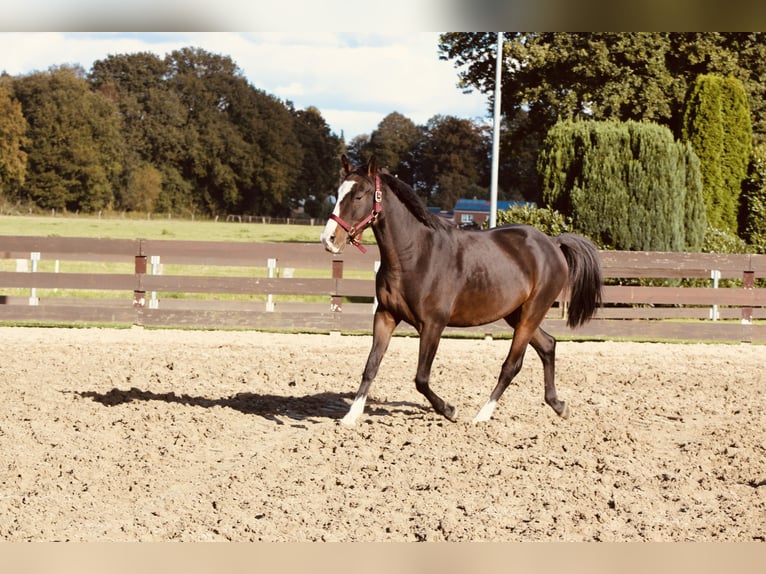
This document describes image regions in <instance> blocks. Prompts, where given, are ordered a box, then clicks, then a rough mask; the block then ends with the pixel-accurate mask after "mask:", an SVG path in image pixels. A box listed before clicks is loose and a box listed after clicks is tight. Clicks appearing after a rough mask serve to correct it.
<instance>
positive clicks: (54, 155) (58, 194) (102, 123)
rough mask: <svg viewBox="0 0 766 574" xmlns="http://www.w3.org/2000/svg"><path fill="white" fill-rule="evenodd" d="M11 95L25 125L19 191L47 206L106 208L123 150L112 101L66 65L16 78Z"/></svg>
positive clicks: (80, 208)
mask: <svg viewBox="0 0 766 574" xmlns="http://www.w3.org/2000/svg"><path fill="white" fill-rule="evenodd" d="M14 93H15V95H16V97H17V98H18V99H19V101H20V102H21V105H22V109H23V110H24V115H25V117H26V119H27V122H28V123H29V149H28V154H29V155H28V158H29V171H28V177H27V178H26V181H25V184H24V186H23V188H22V194H23V195H24V196H25V197H26V198H28V199H31V200H32V201H35V202H36V203H37V204H38V205H40V206H41V207H47V208H56V209H67V210H70V211H79V210H82V211H88V212H92V211H96V210H99V209H105V208H110V207H111V206H112V205H113V201H114V185H115V184H116V183H117V181H118V179H119V177H120V174H121V171H122V165H121V163H120V158H121V156H120V150H121V149H122V148H123V143H122V139H121V138H122V132H121V129H120V128H121V122H120V117H119V115H118V113H117V109H116V106H115V105H114V103H113V102H112V101H110V100H109V99H108V98H106V97H105V96H103V95H102V94H98V93H94V92H92V91H91V90H90V87H89V85H88V82H87V81H86V80H85V79H84V72H83V71H82V69H81V68H78V67H70V66H61V67H52V68H50V69H49V70H48V71H47V72H35V73H33V74H30V75H27V76H24V77H20V78H17V79H16V80H15V81H14Z"/></svg>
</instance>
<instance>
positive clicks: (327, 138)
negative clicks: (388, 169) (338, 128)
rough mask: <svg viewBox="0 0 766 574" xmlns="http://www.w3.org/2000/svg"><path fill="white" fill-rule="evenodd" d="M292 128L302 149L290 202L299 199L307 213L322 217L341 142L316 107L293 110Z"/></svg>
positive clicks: (335, 175) (335, 181) (334, 184)
mask: <svg viewBox="0 0 766 574" xmlns="http://www.w3.org/2000/svg"><path fill="white" fill-rule="evenodd" d="M293 116H294V118H295V132H296V136H297V138H298V141H299V142H300V144H301V147H302V149H303V163H302V166H301V170H300V173H299V174H298V176H297V178H296V182H295V191H294V193H293V194H292V198H291V199H292V201H293V202H296V203H298V202H303V203H304V207H305V210H306V213H307V214H308V215H310V216H311V217H322V216H325V215H327V214H326V213H322V206H323V202H324V200H325V199H326V198H327V196H329V195H331V194H332V193H333V192H334V191H335V188H336V187H337V185H338V157H340V153H341V150H340V147H341V142H340V140H339V138H338V137H337V136H335V135H334V134H333V133H332V132H331V131H330V127H329V126H328V125H327V122H325V120H324V118H323V117H322V114H321V113H320V112H319V110H318V109H317V108H314V107H309V108H306V109H305V110H299V111H293Z"/></svg>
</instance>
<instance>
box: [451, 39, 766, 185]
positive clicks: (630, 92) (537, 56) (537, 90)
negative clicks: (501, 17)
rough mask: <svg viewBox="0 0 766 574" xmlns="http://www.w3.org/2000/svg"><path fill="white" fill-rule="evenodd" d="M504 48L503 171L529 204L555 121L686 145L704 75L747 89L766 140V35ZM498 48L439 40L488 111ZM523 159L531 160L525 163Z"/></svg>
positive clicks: (548, 42) (532, 42)
mask: <svg viewBox="0 0 766 574" xmlns="http://www.w3.org/2000/svg"><path fill="white" fill-rule="evenodd" d="M504 39H505V42H504V45H503V61H504V67H503V76H502V85H503V98H502V103H501V104H502V114H503V116H504V118H505V123H504V124H503V125H504V126H506V127H507V129H508V130H509V133H508V134H504V136H503V141H502V143H503V145H502V148H501V169H500V171H501V175H502V174H506V175H505V177H508V178H509V180H506V181H511V182H513V187H514V188H517V189H520V190H521V191H522V194H523V195H524V197H526V198H527V199H533V195H534V190H535V189H536V188H537V187H538V182H537V181H536V179H535V177H534V172H533V170H532V169H531V168H532V166H534V165H535V164H536V162H537V156H536V152H535V150H536V149H537V148H539V146H540V144H541V143H542V141H543V140H544V138H545V136H546V134H547V131H548V129H549V128H550V127H551V126H553V125H554V124H555V123H556V121H558V120H559V119H576V118H581V119H596V120H606V119H614V120H621V121H627V120H637V121H638V120H644V121H652V122H654V123H657V124H659V125H664V126H667V127H668V128H669V129H670V130H671V132H672V134H673V136H674V137H675V138H676V139H680V138H681V131H682V130H681V128H682V118H683V114H684V104H685V100H686V96H687V93H688V91H689V88H690V87H691V85H692V84H693V83H694V81H695V79H696V78H697V76H699V75H700V74H706V73H714V74H718V75H721V76H732V77H734V78H736V79H737V80H739V81H740V82H741V83H742V85H743V86H744V89H745V93H746V94H747V99H748V105H749V107H750V112H751V114H752V132H753V139H754V141H755V142H760V141H766V82H763V78H764V77H765V76H766V33H763V32H752V33H740V32H726V33H723V32H721V33H718V32H683V33H665V32H629V33H628V32H621V33H615V32H609V33H607V32H585V33H570V32H551V33H506V34H505V35H504ZM496 43H497V40H496V34H494V33H463V32H460V33H448V34H442V36H441V37H440V41H439V52H440V57H441V58H442V59H444V60H450V61H452V62H453V63H454V65H455V67H456V68H458V69H459V72H458V85H459V86H460V87H462V88H464V89H477V90H479V91H480V92H482V93H484V94H486V95H487V99H488V102H490V103H491V101H492V97H493V94H494V89H495V85H494V84H495V58H494V51H495V49H496V48H495V46H496ZM519 151H526V152H531V153H532V154H534V155H532V156H530V157H527V158H526V159H525V158H523V157H522V156H519V155H518V154H519ZM512 158H513V159H512ZM511 161H513V162H515V165H509V162H511ZM522 161H523V162H524V163H523V165H522V164H521V162H522ZM516 174H526V177H525V179H524V180H521V178H520V177H518V176H516ZM520 180H521V181H520ZM506 185H508V184H506Z"/></svg>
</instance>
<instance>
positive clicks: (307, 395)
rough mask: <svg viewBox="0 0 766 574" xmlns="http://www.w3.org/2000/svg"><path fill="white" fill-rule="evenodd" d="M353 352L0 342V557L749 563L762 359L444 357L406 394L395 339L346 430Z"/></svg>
mask: <svg viewBox="0 0 766 574" xmlns="http://www.w3.org/2000/svg"><path fill="white" fill-rule="evenodd" d="M370 341H371V339H370V337H350V336H332V335H285V334H266V333H257V332H193V331H151V330H142V329H131V330H112V329H82V330H77V329H33V328H0V345H1V347H2V349H3V354H2V364H0V392H2V398H3V401H2V404H1V405H0V452H2V461H1V462H0V539H2V540H6V541H21V540H32V541H52V540H71V541H96V540H114V541H166V540H184V541H205V540H234V541H257V540H264V541H312V540H337V541H381V540H396V541H415V540H427V541H445V540H446V541H538V540H544V541H562V540H573V541H593V540H601V541H648V540H653V541H685V540H693V541H718V540H730V541H763V540H764V536H765V535H766V521H765V520H764V517H765V516H766V438H765V437H766V409H765V408H764V407H765V406H766V402H764V398H763V391H764V388H765V387H766V377H765V375H764V359H765V358H766V348H764V347H763V346H751V345H747V344H743V345H668V344H649V343H643V344H640V343H612V342H598V343H575V342H563V343H559V346H558V352H557V354H558V361H557V375H558V377H557V383H558V391H559V396H560V398H562V399H564V400H566V401H568V403H569V405H570V406H571V408H572V417H571V418H570V419H568V420H560V419H558V418H557V417H556V416H555V414H554V413H553V411H552V410H551V409H550V408H549V407H548V406H546V405H545V404H544V402H543V389H542V368H541V366H540V362H539V360H538V359H537V357H536V355H535V354H534V353H533V352H531V351H530V353H529V354H528V355H527V361H526V364H525V365H524V368H523V369H522V371H521V373H520V375H519V377H518V378H517V380H516V381H515V382H514V384H512V385H511V386H510V387H509V389H508V391H507V392H506V394H505V395H504V396H503V399H502V400H501V401H500V403H499V405H498V408H497V410H496V411H495V415H494V418H493V420H492V421H490V422H489V423H486V424H481V425H474V424H471V423H470V420H471V418H472V417H473V416H474V414H475V413H476V412H477V410H478V409H479V407H480V406H481V405H482V404H483V403H484V401H485V400H486V399H487V396H488V395H489V392H490V391H491V389H492V387H493V386H494V383H495V379H496V376H497V373H498V370H499V368H500V364H501V362H502V360H503V359H504V357H505V354H506V352H507V350H508V346H509V343H508V341H497V340H495V341H484V340H455V339H446V340H444V341H442V345H441V347H440V349H439V353H438V354H437V357H436V361H435V363H434V369H433V374H432V383H433V386H434V389H435V390H436V391H437V393H439V394H441V395H442V396H443V397H444V398H445V399H446V400H448V401H449V402H452V403H453V404H455V405H456V406H457V408H458V417H459V422H457V423H450V422H449V421H447V420H445V419H442V418H441V417H439V416H437V415H436V414H434V413H433V411H432V410H431V409H430V407H429V406H428V404H427V402H426V401H425V399H424V398H423V397H421V396H420V395H419V394H418V393H417V391H416V390H415V388H414V384H413V382H412V381H413V377H414V373H415V365H416V361H417V340H416V339H413V338H398V337H397V338H395V339H394V341H393V342H392V344H391V347H390V349H389V352H388V354H387V355H386V357H385V359H384V361H383V364H382V367H381V371H380V374H379V376H378V379H377V381H376V382H375V383H374V384H373V387H372V391H371V397H370V400H368V403H367V409H366V413H365V415H364V416H363V418H362V419H361V420H360V423H359V425H358V426H357V427H356V428H355V429H352V430H349V429H345V428H342V427H341V426H340V425H339V424H338V419H339V418H340V417H341V416H343V414H345V411H346V409H347V408H348V405H349V404H350V402H351V400H352V398H353V396H354V394H355V392H356V389H357V386H358V383H359V378H360V374H361V371H362V368H363V366H364V362H365V359H366V356H367V352H368V350H369V346H370Z"/></svg>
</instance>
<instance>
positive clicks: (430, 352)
mask: <svg viewBox="0 0 766 574" xmlns="http://www.w3.org/2000/svg"><path fill="white" fill-rule="evenodd" d="M443 330H444V326H443V325H438V324H436V325H434V324H429V325H426V326H424V327H423V328H422V329H421V330H420V351H419V354H418V371H417V374H416V375H415V387H416V388H417V389H418V391H420V392H421V393H422V394H423V395H424V396H425V397H426V398H427V399H428V402H430V403H431V405H432V406H433V407H434V410H435V411H436V412H437V413H439V414H440V415H443V416H444V417H446V418H447V419H449V420H451V421H453V422H454V421H455V420H456V415H457V411H456V409H455V407H453V406H452V405H451V404H449V403H447V402H445V401H444V400H443V399H442V398H441V397H440V396H439V395H437V394H436V393H435V392H433V390H432V389H431V386H430V384H429V380H430V378H431V366H432V365H433V362H434V357H435V356H436V350H437V349H438V348H439V341H440V340H441V335H442V331H443Z"/></svg>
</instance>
